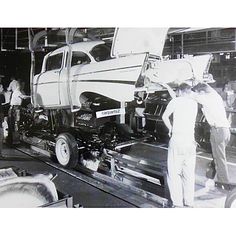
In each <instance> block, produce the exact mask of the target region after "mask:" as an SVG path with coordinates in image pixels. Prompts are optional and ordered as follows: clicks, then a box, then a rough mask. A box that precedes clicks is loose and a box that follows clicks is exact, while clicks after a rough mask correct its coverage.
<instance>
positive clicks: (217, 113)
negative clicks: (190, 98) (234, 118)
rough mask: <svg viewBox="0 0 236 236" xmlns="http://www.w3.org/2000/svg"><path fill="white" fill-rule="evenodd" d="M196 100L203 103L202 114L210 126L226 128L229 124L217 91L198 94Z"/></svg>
mask: <svg viewBox="0 0 236 236" xmlns="http://www.w3.org/2000/svg"><path fill="white" fill-rule="evenodd" d="M197 101H198V102H199V103H200V104H202V105H203V112H204V115H205V117H206V119H207V122H208V123H209V124H210V125H211V126H216V127H226V128H228V127H229V126H230V125H229V122H228V120H227V116H226V111H225V108H224V103H223V100H222V98H221V97H220V95H219V94H218V93H217V92H215V91H213V92H211V93H208V94H202V95H198V97H197Z"/></svg>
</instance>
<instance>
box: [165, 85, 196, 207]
mask: <svg viewBox="0 0 236 236" xmlns="http://www.w3.org/2000/svg"><path fill="white" fill-rule="evenodd" d="M162 86H163V84H162ZM165 87H166V88H167V89H168V91H169V92H171V97H172V98H173V99H172V100H171V101H170V102H169V104H168V105H167V107H166V110H165V112H164V114H163V116H162V119H163V121H164V123H165V125H166V127H167V128H168V130H169V136H170V141H169V147H168V158H167V170H168V175H167V182H168V186H169V190H170V197H171V200H172V204H173V206H174V207H183V206H186V207H193V206H194V187H195V164H196V142H195V138H194V131H195V122H196V116H197V110H198V109H197V108H198V106H197V102H196V101H195V100H194V99H192V98H191V97H190V95H191V92H192V91H191V87H190V86H189V85H187V84H181V85H180V86H179V88H178V91H177V92H178V97H175V95H174V92H173V91H171V90H170V87H169V86H168V87H167V86H165ZM171 115H173V122H172V123H171V121H170V117H171Z"/></svg>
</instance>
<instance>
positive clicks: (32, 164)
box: [0, 143, 236, 208]
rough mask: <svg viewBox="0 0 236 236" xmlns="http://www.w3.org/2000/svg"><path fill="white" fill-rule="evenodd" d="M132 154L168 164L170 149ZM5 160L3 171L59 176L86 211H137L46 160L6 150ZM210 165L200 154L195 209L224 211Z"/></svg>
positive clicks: (146, 148) (155, 147) (234, 169)
mask: <svg viewBox="0 0 236 236" xmlns="http://www.w3.org/2000/svg"><path fill="white" fill-rule="evenodd" d="M130 153H131V154H130V155H132V156H136V158H144V159H145V160H147V161H151V162H154V163H155V162H159V163H163V164H165V162H166V154H167V148H166V146H165V145H163V144H144V143H141V144H138V145H135V146H133V147H132V148H131V151H130ZM227 154H228V155H227V157H228V167H229V173H230V178H231V182H233V183H236V174H235V173H236V155H235V153H234V152H233V151H232V150H228V151H227ZM3 156H4V158H1V159H0V168H6V167H17V168H21V169H24V170H26V171H27V172H28V173H30V174H37V173H52V174H54V175H55V174H56V175H57V177H56V178H55V180H54V183H55V185H56V187H57V189H58V190H59V191H60V192H62V193H66V194H69V195H71V196H73V204H74V205H82V206H83V207H85V208H86V207H93V208H101V207H115V208H119V207H121V208H127V207H128V208H131V207H135V206H134V204H132V203H130V202H129V201H126V198H125V196H124V198H123V199H122V198H121V197H117V196H115V195H113V194H110V193H109V192H106V191H103V190H101V189H98V188H95V187H94V186H92V185H91V184H87V183H85V182H84V181H83V180H81V179H79V178H74V177H73V175H68V174H67V173H65V172H63V171H61V170H60V169H58V168H55V167H53V166H52V165H48V164H46V163H44V162H43V161H42V159H37V158H32V157H31V156H29V155H26V154H24V153H22V152H21V151H19V150H16V149H13V148H9V147H4V149H3ZM210 161H211V155H210V154H208V153H205V152H203V151H198V155H197V163H196V186H195V207H197V208H203V207H204V208H211V207H214V208H222V207H224V203H225V199H226V196H227V193H228V192H227V191H225V190H224V191H223V190H219V189H218V188H214V187H212V186H209V184H208V182H209V181H208V179H207V178H206V176H205V173H206V169H207V166H208V164H209V162H210ZM49 163H50V160H49ZM74 173H75V175H76V170H74ZM127 197H128V196H127ZM144 206H145V204H144Z"/></svg>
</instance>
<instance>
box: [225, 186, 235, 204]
mask: <svg viewBox="0 0 236 236" xmlns="http://www.w3.org/2000/svg"><path fill="white" fill-rule="evenodd" d="M225 208H236V188H234V189H233V190H232V191H231V192H229V194H228V195H227V198H226V200H225Z"/></svg>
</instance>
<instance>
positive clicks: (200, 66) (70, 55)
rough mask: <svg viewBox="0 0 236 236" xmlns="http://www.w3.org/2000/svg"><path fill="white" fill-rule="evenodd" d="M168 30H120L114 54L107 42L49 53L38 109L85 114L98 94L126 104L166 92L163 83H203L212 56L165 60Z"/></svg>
mask: <svg viewBox="0 0 236 236" xmlns="http://www.w3.org/2000/svg"><path fill="white" fill-rule="evenodd" d="M167 30H168V29H167V28H120V29H117V30H116V31H115V35H114V40H113V43H112V48H111V50H110V48H109V47H107V46H106V45H105V43H104V42H103V41H91V42H80V43H76V44H72V45H70V46H65V47H62V48H59V49H57V50H55V51H53V52H51V53H49V54H47V55H46V56H45V58H44V61H43V66H42V70H41V73H40V74H38V75H36V76H35V77H34V80H33V91H34V92H33V104H34V105H35V106H40V107H44V108H52V109H54V108H56V109H57V108H69V107H71V108H72V109H74V108H75V109H80V108H81V106H82V105H83V102H86V101H87V99H89V98H90V97H94V96H96V95H98V96H102V97H104V98H107V99H111V100H114V101H117V102H121V103H127V102H132V101H133V100H134V98H135V94H138V96H139V95H140V94H142V92H145V93H149V92H155V91H158V90H161V89H163V88H162V86H160V85H159V84H158V83H159V82H165V83H181V82H183V81H187V80H189V81H192V82H193V81H202V80H203V77H204V74H205V73H207V71H208V65H209V61H210V55H204V56H196V57H189V58H186V59H176V60H164V59H163V58H162V51H163V48H164V43H165V39H166V35H167ZM193 78H194V79H193ZM141 97H142V95H141ZM141 97H140V99H141ZM120 112H121V111H120Z"/></svg>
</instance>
